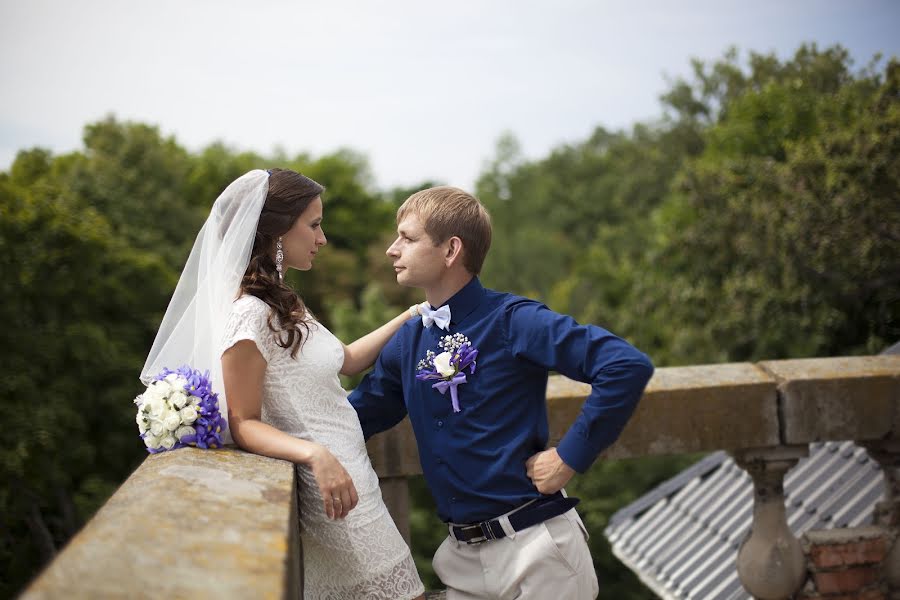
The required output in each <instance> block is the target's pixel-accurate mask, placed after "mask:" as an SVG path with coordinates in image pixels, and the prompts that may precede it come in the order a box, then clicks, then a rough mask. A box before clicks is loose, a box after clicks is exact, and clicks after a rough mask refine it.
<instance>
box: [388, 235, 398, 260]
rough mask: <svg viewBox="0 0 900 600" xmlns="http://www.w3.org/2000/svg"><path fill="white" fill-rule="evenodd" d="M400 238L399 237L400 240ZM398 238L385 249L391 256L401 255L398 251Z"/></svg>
mask: <svg viewBox="0 0 900 600" xmlns="http://www.w3.org/2000/svg"><path fill="white" fill-rule="evenodd" d="M399 239H400V238H397V240H399ZM397 240H394V243H393V244H391V245H390V246H388V249H387V250H385V254H387V255H388V256H390V257H391V258H396V257H398V256H400V253H399V252H398V251H397Z"/></svg>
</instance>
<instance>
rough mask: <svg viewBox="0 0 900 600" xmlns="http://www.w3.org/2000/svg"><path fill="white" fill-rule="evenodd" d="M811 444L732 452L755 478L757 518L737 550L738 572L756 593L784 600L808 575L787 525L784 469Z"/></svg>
mask: <svg viewBox="0 0 900 600" xmlns="http://www.w3.org/2000/svg"><path fill="white" fill-rule="evenodd" d="M806 456H809V447H808V446H805V445H804V446H776V447H771V448H749V449H744V450H739V451H736V452H735V453H734V459H735V461H736V462H737V463H738V464H739V465H740V466H741V468H743V469H744V470H745V471H747V473H749V474H750V477H752V478H753V488H754V497H753V523H752V524H751V526H750V533H749V535H748V536H747V537H746V539H744V542H743V543H742V544H741V549H740V551H739V552H738V559H737V569H738V576H739V578H740V580H741V584H742V585H743V586H744V588H745V589H746V590H747V591H748V592H750V593H751V594H752V595H753V597H754V598H759V599H761V600H782V599H787V598H790V597H791V596H793V595H794V594H795V593H796V592H797V591H798V590H799V589H800V587H801V586H802V585H803V582H804V581H805V580H806V560H805V558H804V556H803V548H802V547H801V545H800V542H799V540H797V538H796V537H794V534H793V533H791V530H790V529H789V528H788V525H787V518H786V516H785V509H784V487H783V482H784V475H785V473H787V472H788V471H789V470H790V469H791V468H792V467H793V466H794V465H796V464H797V461H799V460H800V459H801V458H804V457H806Z"/></svg>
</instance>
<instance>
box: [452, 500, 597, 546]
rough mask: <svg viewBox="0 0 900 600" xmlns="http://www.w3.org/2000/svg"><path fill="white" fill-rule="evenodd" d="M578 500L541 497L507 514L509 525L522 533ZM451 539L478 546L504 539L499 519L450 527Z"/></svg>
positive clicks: (559, 513)
mask: <svg viewBox="0 0 900 600" xmlns="http://www.w3.org/2000/svg"><path fill="white" fill-rule="evenodd" d="M579 502H580V500H579V499H578V498H566V497H565V496H563V495H562V492H556V493H555V494H551V495H549V496H541V497H540V498H538V499H537V500H534V501H532V502H530V503H528V504H526V505H525V506H523V507H522V508H520V509H518V510H516V511H513V512H512V513H509V514H508V517H509V524H510V525H512V528H513V531H522V530H523V529H527V528H528V527H531V526H532V525H537V524H538V523H543V522H544V521H546V520H547V519H552V518H553V517H555V516H558V515H561V514H563V513H564V512H567V511H569V510H570V509H572V508H573V507H574V506H575V505H576V504H578V503H579ZM450 529H451V530H452V531H453V537H455V538H456V539H457V540H459V541H460V542H465V543H467V544H479V543H481V542H486V541H488V540H499V539H500V538H504V537H506V532H505V531H503V526H502V525H500V519H499V517H498V518H496V519H490V520H488V521H482V522H481V523H474V524H472V525H451V526H450Z"/></svg>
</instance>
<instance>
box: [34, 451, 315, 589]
mask: <svg viewBox="0 0 900 600" xmlns="http://www.w3.org/2000/svg"><path fill="white" fill-rule="evenodd" d="M294 498H295V493H294V472H293V467H292V466H291V465H290V463H286V462H284V461H280V460H275V459H270V458H265V457H261V456H256V455H253V454H248V453H245V452H242V451H240V450H236V449H223V450H197V449H195V448H182V449H179V450H174V451H170V452H163V453H160V454H155V455H152V456H149V457H148V458H147V459H146V460H145V461H144V462H143V463H142V464H141V466H140V467H138V469H137V470H136V471H135V472H134V473H133V474H132V475H131V477H129V478H128V480H127V481H126V482H125V483H124V484H122V486H121V487H120V488H119V490H118V491H117V492H116V493H115V494H114V495H113V497H112V498H110V500H109V501H108V502H107V503H106V504H105V505H104V506H103V508H101V509H100V511H99V512H98V513H97V514H96V515H95V516H94V518H93V519H91V521H90V522H89V523H88V524H87V525H86V526H85V527H84V529H83V530H82V531H80V532H79V533H78V535H76V536H75V537H74V538H73V539H72V540H71V541H70V542H69V544H68V545H67V546H66V547H65V548H64V549H63V551H62V552H61V554H60V555H59V556H58V557H57V558H56V560H54V562H53V563H52V565H51V567H50V568H48V569H47V570H45V571H44V573H43V574H42V575H41V576H40V577H39V578H38V579H37V580H36V581H34V582H33V583H32V584H31V586H30V587H29V588H28V589H27V590H26V591H25V593H24V595H23V596H22V598H23V599H26V600H37V599H43V598H185V597H197V598H206V597H215V598H284V597H292V594H291V593H287V594H286V593H285V591H286V590H290V591H296V592H295V593H296V594H297V596H296V597H299V593H300V586H301V582H300V581H299V578H300V571H299V565H300V557H299V542H298V540H297V538H296V536H295V535H294V533H293V532H294V531H296V514H295V513H296V503H295V501H294ZM212 590H215V592H214V593H213V592H212Z"/></svg>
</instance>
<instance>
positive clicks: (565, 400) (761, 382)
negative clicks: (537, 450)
mask: <svg viewBox="0 0 900 600" xmlns="http://www.w3.org/2000/svg"><path fill="white" fill-rule="evenodd" d="M590 391H591V386H590V385H588V384H584V383H577V382H574V381H572V380H570V379H567V378H565V377H559V376H556V377H551V378H550V382H549V384H548V386H547V402H548V404H549V413H550V438H551V441H550V443H551V444H555V443H557V441H558V440H559V439H560V437H561V436H562V435H563V434H564V433H565V432H566V431H567V430H568V428H569V426H570V425H571V424H572V422H573V421H574V420H575V419H576V418H577V416H578V414H579V412H580V411H581V406H582V404H583V403H584V400H585V399H586V398H587V396H588V394H590ZM777 444H778V414H777V410H776V395H775V381H774V380H773V379H772V378H771V377H769V376H768V375H767V374H766V373H764V372H763V371H761V370H760V369H758V368H757V367H755V366H754V365H752V364H750V363H731V364H720V365H702V366H695V367H669V368H660V369H657V370H656V372H655V373H654V374H653V378H652V379H651V380H650V383H649V384H648V386H647V389H646V390H645V392H644V396H643V398H642V399H641V401H640V404H638V407H637V410H636V411H635V414H634V416H632V418H631V421H629V423H628V425H627V426H626V427H625V430H624V431H623V432H622V435H621V437H620V438H619V440H618V441H617V442H616V443H615V444H614V445H613V446H612V447H611V448H610V449H609V450H607V451H606V452H605V453H604V456H606V457H608V458H627V457H632V456H643V455H647V454H683V453H689V452H702V451H711V450H720V449H725V450H730V449H736V448H747V447H762V446H772V445H777Z"/></svg>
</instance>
